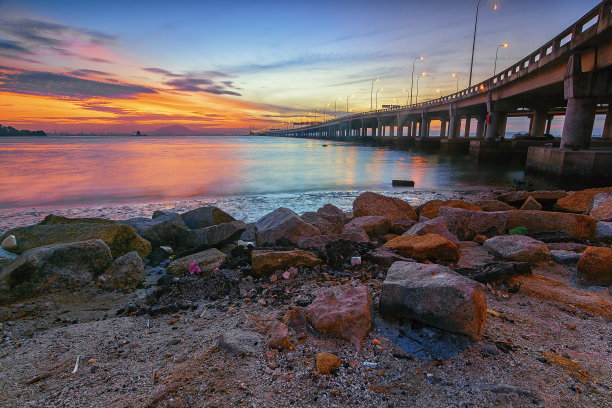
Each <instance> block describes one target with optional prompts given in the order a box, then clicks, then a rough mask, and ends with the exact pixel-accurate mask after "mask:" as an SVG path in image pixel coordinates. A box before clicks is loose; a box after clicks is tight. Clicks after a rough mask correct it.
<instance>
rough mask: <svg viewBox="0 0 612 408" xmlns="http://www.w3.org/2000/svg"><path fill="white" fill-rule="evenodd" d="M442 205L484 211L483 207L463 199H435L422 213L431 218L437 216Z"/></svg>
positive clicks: (426, 205) (423, 215)
mask: <svg viewBox="0 0 612 408" xmlns="http://www.w3.org/2000/svg"><path fill="white" fill-rule="evenodd" d="M440 207H451V208H462V209H464V210H472V211H482V208H480V207H478V206H476V205H474V204H472V203H468V202H467V201H462V200H447V201H440V200H433V201H430V202H428V203H427V204H425V206H424V207H423V209H422V210H421V213H420V215H421V216H422V217H427V218H429V219H432V218H436V217H437V216H438V211H439V210H440Z"/></svg>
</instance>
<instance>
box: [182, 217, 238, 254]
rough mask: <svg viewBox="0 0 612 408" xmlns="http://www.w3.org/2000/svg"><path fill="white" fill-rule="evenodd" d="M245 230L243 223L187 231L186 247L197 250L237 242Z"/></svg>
mask: <svg viewBox="0 0 612 408" xmlns="http://www.w3.org/2000/svg"><path fill="white" fill-rule="evenodd" d="M245 230H246V224H245V223H244V222H243V221H231V222H228V223H225V224H218V225H213V226H210V227H206V228H199V229H193V230H190V231H188V236H189V239H188V246H189V247H190V248H198V249H204V248H210V247H218V246H222V245H225V244H229V243H230V242H234V241H236V240H238V238H240V236H241V235H242V233H243V232H244V231H245Z"/></svg>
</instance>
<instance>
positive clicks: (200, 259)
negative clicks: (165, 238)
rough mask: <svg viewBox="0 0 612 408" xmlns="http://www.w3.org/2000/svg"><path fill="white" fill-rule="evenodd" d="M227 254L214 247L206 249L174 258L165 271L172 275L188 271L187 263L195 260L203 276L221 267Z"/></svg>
mask: <svg viewBox="0 0 612 408" xmlns="http://www.w3.org/2000/svg"><path fill="white" fill-rule="evenodd" d="M226 260H227V256H226V255H225V254H224V253H223V252H221V251H219V250H218V249H216V248H211V249H207V250H206V251H202V252H198V253H197V254H193V255H189V256H186V257H184V258H179V259H175V260H174V261H172V262H170V264H169V265H168V269H167V270H166V272H167V273H169V274H172V275H179V274H187V273H189V265H190V264H191V263H192V262H195V263H196V264H197V265H198V267H199V268H200V270H201V274H202V275H203V276H206V275H209V274H210V273H211V272H213V271H214V270H215V269H217V268H221V265H222V264H223V262H225V261H226Z"/></svg>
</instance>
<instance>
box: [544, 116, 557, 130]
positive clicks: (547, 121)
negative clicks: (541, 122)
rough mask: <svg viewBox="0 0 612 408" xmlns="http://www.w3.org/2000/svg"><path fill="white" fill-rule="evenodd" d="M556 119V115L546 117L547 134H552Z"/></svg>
mask: <svg viewBox="0 0 612 408" xmlns="http://www.w3.org/2000/svg"><path fill="white" fill-rule="evenodd" d="M554 118H555V115H548V116H547V117H546V133H548V134H550V127H551V126H552V121H553V119H554Z"/></svg>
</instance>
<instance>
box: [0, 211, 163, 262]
mask: <svg viewBox="0 0 612 408" xmlns="http://www.w3.org/2000/svg"><path fill="white" fill-rule="evenodd" d="M105 221H108V220H105ZM8 235H14V236H15V237H16V238H17V246H16V247H14V248H11V252H13V253H16V254H21V253H23V252H25V251H28V250H30V249H33V248H38V247H42V246H47V245H55V244H65V243H70V242H81V241H89V240H93V239H101V240H103V241H104V242H105V243H106V245H108V247H109V248H110V250H111V253H112V254H113V258H118V257H120V256H123V255H125V254H127V253H129V252H132V251H136V252H138V255H140V256H141V257H142V258H146V257H147V256H148V255H149V253H150V252H151V244H150V243H149V242H148V241H147V240H145V239H143V238H141V237H140V236H138V233H137V232H136V231H135V230H134V229H133V228H132V227H130V226H129V225H126V224H123V223H120V222H109V223H105V222H83V223H65V224H51V225H29V226H27V227H19V228H13V229H11V230H9V231H7V232H6V233H5V234H4V235H3V236H2V237H0V239H4V238H5V237H7V236H8Z"/></svg>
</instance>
